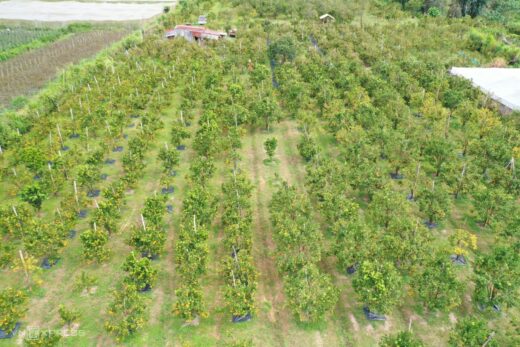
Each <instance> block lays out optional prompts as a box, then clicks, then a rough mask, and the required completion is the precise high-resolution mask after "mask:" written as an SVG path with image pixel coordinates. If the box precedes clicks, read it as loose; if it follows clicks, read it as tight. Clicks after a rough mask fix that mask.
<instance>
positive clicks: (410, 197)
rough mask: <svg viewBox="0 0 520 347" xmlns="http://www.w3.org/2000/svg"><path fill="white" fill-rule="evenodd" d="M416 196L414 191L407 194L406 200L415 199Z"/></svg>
mask: <svg viewBox="0 0 520 347" xmlns="http://www.w3.org/2000/svg"><path fill="white" fill-rule="evenodd" d="M414 199H415V198H414V196H413V195H412V193H408V195H407V196H406V200H408V201H414Z"/></svg>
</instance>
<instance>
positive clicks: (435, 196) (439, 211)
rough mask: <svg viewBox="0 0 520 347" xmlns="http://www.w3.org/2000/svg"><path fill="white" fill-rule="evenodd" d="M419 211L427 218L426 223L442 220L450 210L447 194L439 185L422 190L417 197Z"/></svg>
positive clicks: (431, 223) (449, 200)
mask: <svg viewBox="0 0 520 347" xmlns="http://www.w3.org/2000/svg"><path fill="white" fill-rule="evenodd" d="M417 200H418V203H419V209H420V210H421V212H424V213H425V214H426V216H427V217H428V223H429V224H430V225H433V223H434V222H440V221H442V220H444V219H445V218H446V216H447V214H448V211H449V210H450V208H451V199H450V196H449V194H448V192H447V191H446V190H445V189H444V187H443V186H441V185H436V186H434V187H433V188H431V189H428V188H423V189H422V190H420V191H419V194H418V197H417Z"/></svg>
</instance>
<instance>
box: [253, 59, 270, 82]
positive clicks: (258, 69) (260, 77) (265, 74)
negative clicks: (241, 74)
mask: <svg viewBox="0 0 520 347" xmlns="http://www.w3.org/2000/svg"><path fill="white" fill-rule="evenodd" d="M269 74H270V71H269V68H268V67H267V66H265V65H264V64H259V63H257V64H255V65H254V68H253V69H252V70H251V73H250V76H251V80H252V81H253V83H254V84H255V85H256V86H259V85H260V84H261V83H262V82H264V81H266V80H267V79H268V78H269Z"/></svg>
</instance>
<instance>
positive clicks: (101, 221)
mask: <svg viewBox="0 0 520 347" xmlns="http://www.w3.org/2000/svg"><path fill="white" fill-rule="evenodd" d="M120 218H121V212H120V208H119V204H118V202H117V201H114V200H113V199H105V200H102V201H100V202H98V205H97V209H95V210H94V216H93V218H92V223H96V225H97V226H99V227H100V228H102V229H104V230H106V231H107V232H108V233H110V234H112V233H115V232H116V231H117V222H118V221H119V219H120Z"/></svg>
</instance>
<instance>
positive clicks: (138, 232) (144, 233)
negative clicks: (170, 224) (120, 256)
mask: <svg viewBox="0 0 520 347" xmlns="http://www.w3.org/2000/svg"><path fill="white" fill-rule="evenodd" d="M128 243H129V244H130V245H131V246H132V247H134V248H135V249H136V250H137V251H138V252H140V253H141V254H142V255H143V256H144V257H148V258H154V257H156V256H158V255H160V254H161V253H162V252H163V250H164V244H165V243H166V233H165V232H164V231H163V230H162V229H160V228H158V227H156V226H155V225H153V224H149V225H147V226H146V228H143V227H142V226H141V225H139V226H134V227H133V228H132V232H131V234H130V239H129V241H128Z"/></svg>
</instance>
